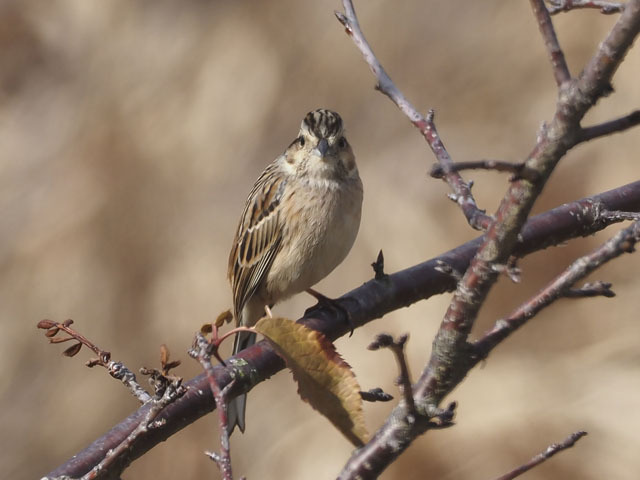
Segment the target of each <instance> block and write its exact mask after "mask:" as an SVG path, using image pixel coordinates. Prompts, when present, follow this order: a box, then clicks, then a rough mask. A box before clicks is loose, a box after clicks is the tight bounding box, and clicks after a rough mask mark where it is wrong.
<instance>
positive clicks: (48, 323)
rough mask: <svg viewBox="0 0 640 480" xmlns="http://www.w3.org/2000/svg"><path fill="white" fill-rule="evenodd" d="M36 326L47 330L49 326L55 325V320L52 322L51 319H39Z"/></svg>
mask: <svg viewBox="0 0 640 480" xmlns="http://www.w3.org/2000/svg"><path fill="white" fill-rule="evenodd" d="M36 326H37V327H38V328H42V329H43V330H48V329H49V328H51V327H55V326H56V322H53V321H51V320H46V319H45V320H40V321H39V322H38V325H36Z"/></svg>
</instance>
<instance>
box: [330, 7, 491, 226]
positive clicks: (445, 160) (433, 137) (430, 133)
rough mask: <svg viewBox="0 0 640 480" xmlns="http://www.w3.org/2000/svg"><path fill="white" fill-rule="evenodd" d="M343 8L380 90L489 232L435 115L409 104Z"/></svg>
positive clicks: (475, 222) (469, 214)
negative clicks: (455, 167)
mask: <svg viewBox="0 0 640 480" xmlns="http://www.w3.org/2000/svg"><path fill="white" fill-rule="evenodd" d="M342 4H343V6H344V13H340V12H335V15H336V17H337V19H338V20H339V21H340V23H342V25H343V26H344V27H345V31H346V32H347V34H348V35H349V36H350V37H351V39H352V40H353V42H354V43H355V45H356V47H358V49H359V50H360V52H361V53H362V56H363V57H364V59H365V61H366V62H367V64H368V65H369V68H371V71H372V72H373V74H374V75H375V77H376V80H377V84H376V89H377V90H379V91H380V92H382V93H383V94H385V95H386V96H387V97H389V99H390V100H391V101H392V102H393V103H395V104H396V106H397V107H398V108H399V109H400V111H401V112H402V113H404V114H405V115H406V116H407V117H408V118H409V120H410V121H411V123H412V124H413V125H414V126H415V127H416V128H417V129H418V130H420V133H422V135H423V136H424V138H425V140H426V141H427V143H428V144H429V147H430V148H431V151H432V152H433V153H434V155H435V156H436V159H437V160H438V162H439V163H440V165H442V168H443V171H444V175H443V178H444V179H445V180H446V182H447V183H448V184H449V187H450V188H451V190H453V197H452V198H453V199H454V201H455V202H456V203H457V204H458V205H459V206H460V208H461V209H462V212H463V213H464V215H465V217H466V219H467V221H468V222H469V225H471V227H473V228H475V229H476V230H486V229H487V227H488V225H489V224H490V223H491V217H489V216H487V215H486V214H485V213H484V211H482V210H480V209H479V208H478V206H477V205H476V202H475V199H474V198H473V195H472V194H471V187H470V185H469V184H468V183H466V182H465V181H464V180H463V179H462V177H461V176H460V174H459V173H457V172H455V171H450V170H449V168H448V167H449V166H450V165H451V164H452V163H453V161H452V160H451V157H450V156H449V152H447V150H446V149H445V147H444V144H443V143H442V140H441V139H440V135H438V131H437V130H436V126H435V123H434V111H433V110H430V111H429V113H428V114H427V116H426V117H425V116H423V115H422V114H420V113H419V112H418V111H417V110H416V109H415V107H414V106H413V105H412V104H411V102H409V100H407V98H406V97H405V96H404V94H403V93H402V92H401V91H400V90H398V88H397V87H396V86H395V84H394V83H393V81H392V80H391V78H390V77H389V75H388V74H387V72H386V71H385V69H384V68H383V67H382V65H381V64H380V61H379V60H378V58H377V57H376V56H375V54H374V53H373V50H372V49H371V46H370V45H369V43H368V42H367V39H366V38H365V37H364V34H363V33H362V30H360V24H359V22H358V17H357V16H356V12H355V9H354V7H353V3H352V2H351V0H343V2H342Z"/></svg>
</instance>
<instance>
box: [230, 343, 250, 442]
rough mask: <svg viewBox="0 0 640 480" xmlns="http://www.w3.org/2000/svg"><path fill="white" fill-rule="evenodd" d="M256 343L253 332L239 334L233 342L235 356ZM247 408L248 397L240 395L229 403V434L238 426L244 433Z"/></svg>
mask: <svg viewBox="0 0 640 480" xmlns="http://www.w3.org/2000/svg"><path fill="white" fill-rule="evenodd" d="M254 343H256V334H255V333H253V332H238V333H236V338H235V341H234V342H233V355H235V354H236V353H238V352H239V351H240V350H244V349H245V348H249V347H250V346H251V345H253V344H254ZM246 406H247V395H246V394H243V395H239V396H237V397H236V398H234V399H233V400H231V401H230V402H229V405H228V407H227V418H228V423H227V432H229V435H231V434H232V433H233V429H234V428H235V427H236V425H237V426H238V428H239V429H240V431H241V432H244V426H245V424H244V412H245V409H246Z"/></svg>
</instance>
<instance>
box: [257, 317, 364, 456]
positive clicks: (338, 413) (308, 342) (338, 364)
mask: <svg viewBox="0 0 640 480" xmlns="http://www.w3.org/2000/svg"><path fill="white" fill-rule="evenodd" d="M255 329H256V330H257V331H258V332H260V333H261V334H262V335H264V336H265V337H266V338H267V340H269V341H270V342H271V343H272V344H273V346H274V348H275V349H276V350H277V352H278V353H279V354H280V355H281V356H282V357H283V358H284V359H285V361H286V362H287V366H288V367H289V368H290V369H291V371H292V372H293V377H294V379H295V380H296V381H297V382H298V393H299V394H300V396H301V397H302V399H303V400H305V401H306V402H308V403H309V404H310V405H311V406H312V407H313V408H314V409H316V410H317V411H319V412H320V413H321V414H322V415H324V416H325V417H327V418H328V419H329V420H330V421H331V423H333V425H334V426H335V427H336V428H338V430H340V432H342V434H343V435H344V436H345V437H347V439H348V440H349V441H350V442H351V443H353V444H354V445H355V446H357V447H359V446H362V445H363V444H364V443H365V442H366V441H367V438H368V434H367V431H366V428H365V426H364V415H363V412H362V398H361V397H360V386H359V385H358V381H357V380H356V377H355V375H354V374H353V372H352V371H351V367H350V366H349V365H348V364H347V363H346V362H345V361H344V360H343V359H342V357H340V355H339V354H338V353H337V352H336V349H335V347H334V345H333V344H332V343H331V342H330V341H329V340H328V339H327V338H326V337H325V336H324V335H323V334H321V333H320V332H317V331H315V330H311V329H309V328H307V327H305V326H304V325H301V324H299V323H295V322H293V321H292V320H288V319H286V318H263V319H262V320H260V321H259V322H258V323H257V324H256V326H255Z"/></svg>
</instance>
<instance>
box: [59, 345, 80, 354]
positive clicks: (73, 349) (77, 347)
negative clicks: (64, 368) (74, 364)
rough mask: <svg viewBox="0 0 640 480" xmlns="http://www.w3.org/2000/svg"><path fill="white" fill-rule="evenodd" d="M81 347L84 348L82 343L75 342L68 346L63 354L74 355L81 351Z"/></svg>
mask: <svg viewBox="0 0 640 480" xmlns="http://www.w3.org/2000/svg"><path fill="white" fill-rule="evenodd" d="M81 348H82V344H81V343H74V344H73V345H71V346H70V347H69V348H67V349H66V350H65V351H64V352H62V354H63V355H64V356H65V357H74V356H75V355H76V354H77V353H78V352H79V351H80V349H81Z"/></svg>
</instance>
